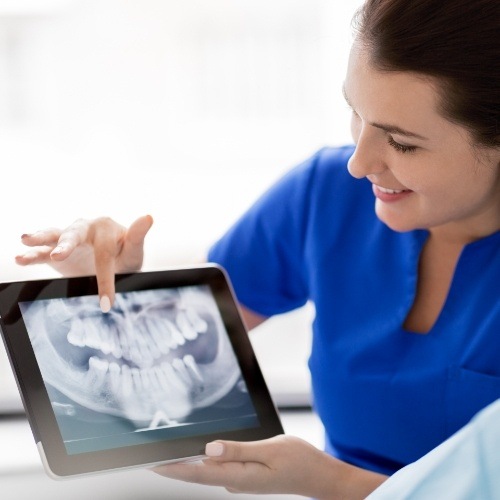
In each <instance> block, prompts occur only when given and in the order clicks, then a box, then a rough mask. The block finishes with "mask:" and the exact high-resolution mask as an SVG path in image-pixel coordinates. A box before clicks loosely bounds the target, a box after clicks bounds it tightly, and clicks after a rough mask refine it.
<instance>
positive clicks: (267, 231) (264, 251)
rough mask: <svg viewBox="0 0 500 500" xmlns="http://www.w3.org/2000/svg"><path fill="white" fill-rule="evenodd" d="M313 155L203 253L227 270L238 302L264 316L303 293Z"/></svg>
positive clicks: (294, 303) (297, 301)
mask: <svg viewBox="0 0 500 500" xmlns="http://www.w3.org/2000/svg"><path fill="white" fill-rule="evenodd" d="M318 155H319V153H317V154H316V155H315V156H313V157H312V158H311V159H309V160H307V161H306V162H304V163H302V164H300V165H298V166H297V167H295V168H293V169H292V170H290V171H289V172H287V173H286V174H285V175H284V176H283V177H282V178H281V179H280V180H278V181H277V182H276V183H275V184H274V185H273V186H271V187H270V188H269V189H268V190H267V191H266V192H265V193H264V194H263V195H262V196H261V197H260V198H259V199H258V200H257V201H256V202H255V203H254V204H253V206H251V207H250V209H249V210H248V211H247V212H246V213H245V214H244V215H243V216H242V217H241V218H240V219H239V220H238V221H237V222H236V223H235V224H234V225H233V226H232V227H231V228H230V229H229V231H228V232H227V233H226V234H225V235H224V236H223V237H222V238H221V239H220V240H219V241H218V242H216V243H215V244H214V245H213V246H212V248H211V249H210V251H209V253H208V259H209V261H211V262H216V263H218V264H220V265H222V266H223V267H224V268H225V269H226V270H227V272H228V274H229V277H230V279H231V282H232V284H233V287H234V289H235V292H236V295H237V297H238V300H239V302H240V303H242V304H244V305H245V306H246V307H248V308H249V309H251V310H253V311H255V312H257V313H259V314H262V315H264V316H271V315H274V314H279V313H283V312H287V311H290V310H292V309H295V308H298V307H300V306H302V305H304V304H305V303H306V301H307V299H308V283H307V279H306V269H305V262H304V244H305V236H306V232H307V224H308V212H309V207H310V205H311V203H312V202H313V201H312V199H311V198H312V188H313V186H312V185H313V182H314V179H313V177H314V168H315V164H316V162H317V158H318Z"/></svg>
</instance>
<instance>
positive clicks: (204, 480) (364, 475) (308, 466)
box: [152, 435, 386, 500]
mask: <svg viewBox="0 0 500 500" xmlns="http://www.w3.org/2000/svg"><path fill="white" fill-rule="evenodd" d="M205 453H206V455H207V456H208V457H209V458H207V459H204V460H202V461H199V462H186V463H174V464H167V465H161V466H158V467H155V468H153V469H152V470H153V471H154V472H156V473H158V474H160V475H162V476H166V477H169V478H172V479H179V480H181V481H187V482H192V483H199V484H206V485H212V486H223V487H224V488H226V489H227V490H228V491H230V492H232V493H255V494H261V493H275V494H294V495H303V496H308V497H314V498H318V499H329V500H332V499H336V498H344V499H346V498H349V499H354V498H364V497H366V496H367V495H368V494H369V493H371V491H373V490H374V489H375V488H376V487H377V486H379V485H380V484H381V483H382V482H383V481H384V480H385V479H386V477H385V476H383V475H381V474H376V473H373V472H369V471H366V470H364V469H360V468H358V467H354V466H352V465H349V464H346V463H344V462H341V461H340V460H337V459H335V458H333V457H331V456H330V455H327V454H326V453H324V452H322V451H320V450H318V449H317V448H315V447H314V446H312V445H311V444H309V443H307V442H306V441H303V440H302V439H299V438H297V437H293V436H283V435H282V436H276V437H274V438H271V439H266V440H263V441H254V442H246V443H243V442H235V441H214V442H212V443H208V444H207V446H206V449H205Z"/></svg>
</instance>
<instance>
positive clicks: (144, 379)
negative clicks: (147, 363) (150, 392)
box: [140, 369, 151, 389]
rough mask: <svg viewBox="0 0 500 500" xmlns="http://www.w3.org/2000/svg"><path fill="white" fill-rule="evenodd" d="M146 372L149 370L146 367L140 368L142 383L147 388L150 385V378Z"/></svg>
mask: <svg viewBox="0 0 500 500" xmlns="http://www.w3.org/2000/svg"><path fill="white" fill-rule="evenodd" d="M148 372H149V370H146V369H142V370H140V374H141V379H142V385H143V386H144V388H145V389H147V388H148V387H149V386H150V385H151V380H150V377H149V373H148Z"/></svg>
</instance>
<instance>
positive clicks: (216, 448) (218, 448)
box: [205, 443, 224, 457]
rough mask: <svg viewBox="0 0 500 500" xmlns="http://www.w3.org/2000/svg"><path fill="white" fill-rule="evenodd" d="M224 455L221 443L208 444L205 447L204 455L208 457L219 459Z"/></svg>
mask: <svg viewBox="0 0 500 500" xmlns="http://www.w3.org/2000/svg"><path fill="white" fill-rule="evenodd" d="M223 453H224V445H223V444H222V443H208V444H207V445H206V446H205V454H206V455H207V456H209V457H220V456H221V455H222V454H223Z"/></svg>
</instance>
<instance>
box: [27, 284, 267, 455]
mask: <svg viewBox="0 0 500 500" xmlns="http://www.w3.org/2000/svg"><path fill="white" fill-rule="evenodd" d="M19 306H20V309H21V314H22V316H23V320H24V322H25V324H26V329H27V331H28V335H29V338H30V341H31V344H32V346H33V350H34V353H35V356H36V359H37V362H38V365H39V367H40V371H41V374H42V377H43V381H44V383H45V386H46V389H47V392H48V395H49V399H50V402H51V404H52V408H53V410H54V414H55V416H56V419H57V423H58V425H59V429H60V431H61V435H62V438H63V442H64V445H65V447H66V450H67V452H68V453H69V454H75V453H82V452H88V451H97V450H104V449H110V448H116V447H121V446H130V445H136V444H143V443H147V442H150V441H156V440H165V439H174V438H179V437H183V436H193V435H196V434H208V433H217V432H218V431H225V430H228V429H232V430H233V429H234V430H236V429H243V428H248V427H253V426H256V425H257V424H258V419H257V415H256V412H255V409H254V407H253V405H252V401H251V399H250V398H249V396H248V390H247V387H246V384H245V382H244V380H243V378H242V374H241V371H240V368H239V366H238V362H237V359H236V356H235V353H234V350H233V348H232V346H231V343H230V342H229V339H228V335H227V331H226V329H225V326H224V323H223V321H222V318H221V316H220V312H219V310H218V308H217V305H216V303H215V300H214V297H213V295H212V292H211V290H210V287H209V286H208V285H199V286H189V287H180V288H169V289H157V290H142V291H135V292H134V291H132V292H124V293H117V294H116V300H115V304H114V306H113V308H112V309H111V311H110V312H109V313H106V314H104V313H102V312H101V310H100V309H99V300H98V297H97V296H92V295H89V296H83V297H72V298H57V299H49V300H37V301H31V302H21V303H20V304H19Z"/></svg>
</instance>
